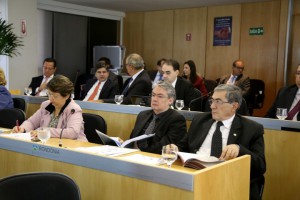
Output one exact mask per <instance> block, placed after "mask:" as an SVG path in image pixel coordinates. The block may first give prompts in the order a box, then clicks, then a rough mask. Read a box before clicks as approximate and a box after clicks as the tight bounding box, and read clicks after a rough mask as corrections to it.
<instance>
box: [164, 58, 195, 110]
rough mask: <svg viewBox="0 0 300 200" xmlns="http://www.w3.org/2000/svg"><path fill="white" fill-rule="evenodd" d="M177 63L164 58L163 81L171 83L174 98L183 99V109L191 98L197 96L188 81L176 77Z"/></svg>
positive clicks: (177, 73)
mask: <svg viewBox="0 0 300 200" xmlns="http://www.w3.org/2000/svg"><path fill="white" fill-rule="evenodd" d="M179 68H180V66H179V63H178V62H177V61H176V60H172V59H170V60H166V61H165V63H164V64H163V67H162V72H163V79H164V81H166V82H168V83H170V84H172V85H173V87H174V88H175V91H176V98H177V99H180V100H183V101H184V108H183V109H184V110H187V109H188V108H189V105H190V102H191V100H193V99H195V98H197V97H198V96H197V94H196V93H195V91H194V86H193V84H192V83H190V82H189V81H187V80H185V79H183V78H182V77H178V75H179Z"/></svg>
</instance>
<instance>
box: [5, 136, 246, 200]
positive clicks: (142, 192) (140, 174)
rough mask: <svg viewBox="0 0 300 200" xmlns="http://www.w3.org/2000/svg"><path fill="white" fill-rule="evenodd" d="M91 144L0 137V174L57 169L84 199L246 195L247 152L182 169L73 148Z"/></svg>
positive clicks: (212, 199) (238, 198) (238, 199)
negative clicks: (215, 162)
mask: <svg viewBox="0 0 300 200" xmlns="http://www.w3.org/2000/svg"><path fill="white" fill-rule="evenodd" d="M91 145H95V144H90V143H84V142H77V141H71V140H67V139H64V140H63V146H67V147H68V148H59V147H57V146H58V140H57V139H50V142H49V144H48V145H42V144H40V143H32V142H26V141H20V140H15V139H9V138H4V137H0V147H1V149H0V169H1V170H0V177H5V176H9V175H12V174H16V173H24V172H32V171H55V172H61V173H64V174H67V175H69V176H70V177H72V178H73V179H74V180H75V181H76V182H77V184H78V185H79V188H80V191H81V195H82V199H89V200H90V199H103V200H106V199H107V200H111V199H114V200H118V199H122V200H129V199H132V200H135V199H145V200H148V199H149V200H150V199H172V200H182V199H184V200H196V199H197V200H199V199H209V200H219V199H230V200H246V199H248V197H249V196H248V195H249V172H250V156H243V157H240V158H237V159H234V160H231V161H227V162H224V163H221V164H218V165H215V166H213V167H209V168H206V169H203V170H193V169H188V168H183V167H182V166H181V165H180V162H177V163H175V164H174V167H173V168H171V169H169V168H167V167H166V166H151V165H145V164H139V163H134V162H129V161H126V160H124V159H122V158H115V157H106V156H99V155H95V154H89V153H83V152H79V151H76V150H74V149H72V148H73V147H78V146H91ZM139 153H141V152H139ZM146 155H153V154H146ZM154 156H157V155H154ZM216 191H218V192H216Z"/></svg>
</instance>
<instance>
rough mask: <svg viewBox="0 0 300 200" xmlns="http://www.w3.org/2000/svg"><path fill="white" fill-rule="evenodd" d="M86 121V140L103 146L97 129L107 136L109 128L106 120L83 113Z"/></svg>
mask: <svg viewBox="0 0 300 200" xmlns="http://www.w3.org/2000/svg"><path fill="white" fill-rule="evenodd" d="M82 116H83V121H84V133H85V135H86V138H87V140H88V141H89V142H91V143H96V144H102V141H101V139H100V138H99V136H98V134H97V133H96V131H95V129H97V130H99V131H101V132H102V133H104V134H106V132H107V127H106V122H105V120H104V119H103V118H102V117H101V116H100V115H96V114H92V113H82Z"/></svg>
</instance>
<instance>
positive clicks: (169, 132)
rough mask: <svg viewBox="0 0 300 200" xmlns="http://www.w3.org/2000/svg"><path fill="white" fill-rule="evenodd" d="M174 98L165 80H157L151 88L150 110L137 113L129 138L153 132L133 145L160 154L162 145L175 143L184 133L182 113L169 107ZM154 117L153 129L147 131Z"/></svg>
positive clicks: (170, 87)
mask: <svg viewBox="0 0 300 200" xmlns="http://www.w3.org/2000/svg"><path fill="white" fill-rule="evenodd" d="M175 99H176V94H175V90H174V88H173V86H172V85H170V84H169V83H167V82H163V81H160V82H158V83H157V84H156V85H155V86H154V88H153V90H152V98H151V108H152V110H146V111H142V112H140V113H139V114H138V116H137V119H136V122H135V126H134V129H133V131H132V133H131V135H130V138H134V137H137V136H140V135H143V134H151V133H155V135H154V136H153V137H151V138H148V139H144V140H141V141H138V142H136V143H135V147H136V148H139V149H140V150H142V151H146V152H151V153H156V154H161V150H162V147H163V146H165V145H168V144H172V143H173V144H177V143H178V142H179V141H180V140H181V139H182V138H183V137H184V135H185V134H186V121H185V118H184V117H183V115H181V114H179V113H178V112H177V111H176V110H173V109H170V105H172V104H173V102H174V100H175ZM153 118H155V123H154V127H153V129H152V130H151V131H150V132H149V129H150V128H149V127H150V126H151V125H150V124H151V122H152V120H153Z"/></svg>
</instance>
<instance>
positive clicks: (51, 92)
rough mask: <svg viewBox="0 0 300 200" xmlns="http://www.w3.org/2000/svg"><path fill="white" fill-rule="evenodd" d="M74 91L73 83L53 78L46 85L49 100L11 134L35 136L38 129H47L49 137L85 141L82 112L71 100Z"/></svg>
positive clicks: (61, 78) (61, 77)
mask: <svg viewBox="0 0 300 200" xmlns="http://www.w3.org/2000/svg"><path fill="white" fill-rule="evenodd" d="M73 90H74V86H73V83H72V82H71V81H70V80H69V79H68V78H67V77H65V76H62V75H58V76H54V77H53V78H52V79H51V80H50V81H49V82H48V83H47V93H48V97H49V100H47V101H44V102H43V103H42V104H41V107H40V109H39V110H37V111H36V112H35V113H34V114H33V115H32V116H31V117H30V118H29V119H28V120H26V121H24V122H23V123H22V124H21V126H20V127H17V126H15V127H14V128H13V132H20V133H23V132H30V131H32V136H36V132H35V131H33V130H36V129H37V128H39V127H49V130H50V132H51V137H54V138H59V137H60V134H62V137H63V138H69V139H74V140H82V141H87V139H86V137H85V134H84V127H83V118H82V110H81V108H80V106H79V105H78V104H77V103H76V102H75V101H74V100H72V99H71V94H72V92H73Z"/></svg>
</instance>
